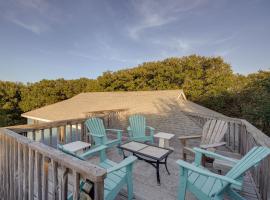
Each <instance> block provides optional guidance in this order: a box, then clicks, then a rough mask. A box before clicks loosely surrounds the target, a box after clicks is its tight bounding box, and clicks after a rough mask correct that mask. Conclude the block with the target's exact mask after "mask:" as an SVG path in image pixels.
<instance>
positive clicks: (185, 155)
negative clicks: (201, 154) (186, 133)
mask: <svg viewBox="0 0 270 200" xmlns="http://www.w3.org/2000/svg"><path fill="white" fill-rule="evenodd" d="M183 151H184V150H183ZM183 160H184V161H186V160H187V154H186V153H185V152H183Z"/></svg>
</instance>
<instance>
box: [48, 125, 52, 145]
mask: <svg viewBox="0 0 270 200" xmlns="http://www.w3.org/2000/svg"><path fill="white" fill-rule="evenodd" d="M49 131H50V138H49V145H50V146H52V137H53V134H52V128H50V129H49Z"/></svg>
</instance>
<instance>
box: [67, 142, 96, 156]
mask: <svg viewBox="0 0 270 200" xmlns="http://www.w3.org/2000/svg"><path fill="white" fill-rule="evenodd" d="M90 147H91V144H90V143H87V142H82V141H76V142H71V143H68V144H65V145H63V148H64V149H66V150H68V151H70V152H73V153H75V154H81V153H83V151H84V150H85V149H87V148H90Z"/></svg>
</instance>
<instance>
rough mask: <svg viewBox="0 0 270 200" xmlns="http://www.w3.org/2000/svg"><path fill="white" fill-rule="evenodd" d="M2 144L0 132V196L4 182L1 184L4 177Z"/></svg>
mask: <svg viewBox="0 0 270 200" xmlns="http://www.w3.org/2000/svg"><path fill="white" fill-rule="evenodd" d="M3 146H4V143H3V136H2V134H1V133H0V152H2V153H1V154H0V195H1V196H3V189H4V187H3V186H4V184H3V181H4V180H3V179H4V177H3V174H4V173H3V171H4V170H3V163H4V160H3V159H4V154H3V153H4V150H3Z"/></svg>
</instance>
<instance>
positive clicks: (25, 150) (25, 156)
mask: <svg viewBox="0 0 270 200" xmlns="http://www.w3.org/2000/svg"><path fill="white" fill-rule="evenodd" d="M28 162H29V158H28V147H27V146H24V148H23V166H24V167H23V194H24V199H28V180H29V178H28V172H29V166H28Z"/></svg>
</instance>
